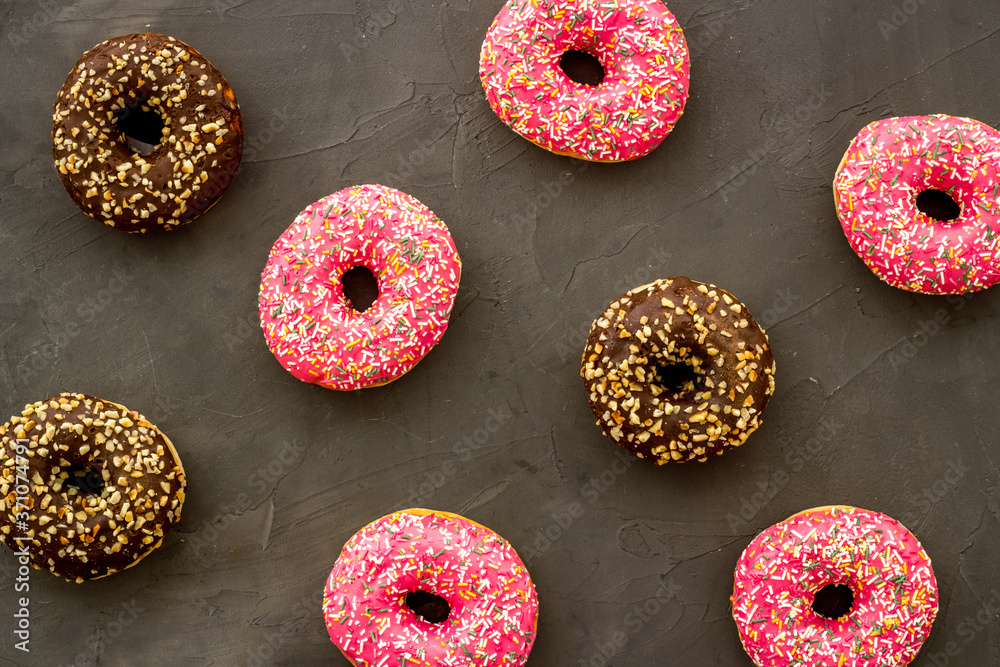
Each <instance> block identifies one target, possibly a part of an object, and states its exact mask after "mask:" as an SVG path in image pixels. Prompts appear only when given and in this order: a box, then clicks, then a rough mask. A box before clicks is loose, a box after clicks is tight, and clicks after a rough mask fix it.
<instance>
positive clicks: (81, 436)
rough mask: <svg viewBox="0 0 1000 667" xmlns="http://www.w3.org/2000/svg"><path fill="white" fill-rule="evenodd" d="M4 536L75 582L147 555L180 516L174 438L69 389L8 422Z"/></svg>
mask: <svg viewBox="0 0 1000 667" xmlns="http://www.w3.org/2000/svg"><path fill="white" fill-rule="evenodd" d="M0 466H2V467H0V494H2V497H0V541H3V543H4V544H6V545H7V546H9V547H11V548H12V549H14V551H20V550H21V549H22V548H23V549H26V550H27V552H28V555H29V560H30V562H31V564H32V565H34V566H35V567H36V568H39V569H42V568H44V569H47V570H50V571H51V572H52V573H54V574H56V575H58V576H61V577H64V578H65V579H67V580H69V581H76V582H82V581H84V580H87V579H98V578H100V577H104V576H107V575H109V574H112V573H113V572H117V571H119V570H124V569H125V568H127V567H131V566H132V565H135V564H136V563H137V562H139V560H140V559H142V558H143V557H144V556H146V555H147V554H149V553H150V552H151V551H153V549H155V548H156V547H158V546H159V545H160V543H161V542H162V541H163V536H164V534H165V533H166V532H167V531H168V530H169V529H170V527H171V526H172V525H173V524H174V523H176V522H177V521H179V520H180V518H181V506H182V505H183V503H184V488H185V486H186V481H185V477H184V468H183V466H182V465H181V461H180V457H179V456H178V455H177V451H176V450H175V449H174V446H173V444H172V443H171V442H170V439H169V438H167V436H166V435H164V434H163V433H162V432H161V431H160V430H159V429H158V428H156V427H155V426H153V425H152V424H150V423H149V422H148V421H146V419H145V417H143V416H142V415H140V414H139V413H137V412H134V411H131V410H128V409H127V408H125V407H123V406H121V405H118V404H117V403H112V402H110V401H102V400H100V399H97V398H93V397H91V396H85V395H83V394H69V393H63V394H59V395H58V396H53V397H52V398H48V399H45V400H44V401H39V402H38V403H33V404H31V405H28V406H26V407H25V409H24V410H22V411H21V414H20V415H17V416H14V417H11V419H10V421H9V422H7V423H6V424H4V425H2V426H0Z"/></svg>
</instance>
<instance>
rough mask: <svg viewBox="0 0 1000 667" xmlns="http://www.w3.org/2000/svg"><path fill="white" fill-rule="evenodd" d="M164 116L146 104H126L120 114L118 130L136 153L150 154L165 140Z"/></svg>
mask: <svg viewBox="0 0 1000 667" xmlns="http://www.w3.org/2000/svg"><path fill="white" fill-rule="evenodd" d="M163 127H164V123H163V117H162V116H161V115H160V114H158V113H157V112H155V111H153V110H152V109H151V108H149V107H148V106H147V105H145V104H137V105H136V106H126V107H125V108H124V109H123V110H122V112H121V113H120V114H118V131H119V132H121V133H122V138H123V139H124V140H125V143H126V144H128V147H129V148H131V149H132V151H133V152H134V153H138V154H139V155H149V154H150V153H152V152H153V151H155V150H156V147H157V146H159V145H160V141H162V140H163Z"/></svg>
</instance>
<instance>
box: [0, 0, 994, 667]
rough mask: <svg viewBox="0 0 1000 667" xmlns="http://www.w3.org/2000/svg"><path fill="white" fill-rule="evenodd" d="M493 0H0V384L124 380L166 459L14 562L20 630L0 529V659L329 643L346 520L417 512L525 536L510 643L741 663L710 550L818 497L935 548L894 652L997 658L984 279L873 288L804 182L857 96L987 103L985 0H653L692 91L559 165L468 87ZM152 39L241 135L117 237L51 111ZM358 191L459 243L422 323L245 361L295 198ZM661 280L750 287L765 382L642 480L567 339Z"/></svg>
mask: <svg viewBox="0 0 1000 667" xmlns="http://www.w3.org/2000/svg"><path fill="white" fill-rule="evenodd" d="M500 5H501V3H500V0H489V1H486V2H484V1H483V0H446V1H437V2H427V1H423V0H421V1H420V2H401V1H397V0H372V1H366V0H358V1H357V2H354V1H353V0H350V1H349V0H332V1H320V0H296V1H288V2H267V1H265V0H255V1H247V2H237V1H235V0H217V1H216V2H208V3H199V2H194V3H191V2H189V3H183V2H176V1H172V0H153V1H151V2H144V3H128V4H127V6H126V4H123V3H116V2H110V1H109V0H88V1H80V2H74V1H71V0H45V1H43V2H12V1H10V0H4V1H3V2H0V54H2V55H0V87H2V96H0V249H2V260H3V261H2V262H0V344H2V357H0V361H2V363H0V392H2V393H0V396H2V402H0V408H2V410H3V411H4V416H5V417H6V415H10V414H14V413H15V412H17V411H19V410H20V409H21V407H22V406H23V405H24V404H25V403H27V402H30V401H34V400H37V399H40V398H43V397H45V396H48V395H51V394H54V393H57V392H59V391H62V390H72V391H81V392H86V393H90V394H94V395H97V396H102V397H106V398H108V399H112V400H115V401H119V402H122V403H124V404H126V405H127V406H129V407H130V408H132V409H135V410H139V411H141V412H142V413H144V414H145V415H147V416H148V417H149V418H150V419H151V420H152V421H154V422H155V423H156V424H158V425H159V426H160V427H161V428H163V429H164V431H165V432H167V433H168V434H169V435H170V436H171V437H172V439H173V440H174V442H175V443H176V445H177V447H178V449H179V450H180V452H181V454H182V456H183V460H184V464H185V466H186V469H187V472H188V476H189V495H188V500H187V503H186V505H185V507H184V514H183V518H182V521H181V523H180V524H179V526H178V527H177V528H176V530H174V531H173V532H172V533H171V534H170V535H169V537H168V538H167V540H166V541H165V543H164V545H163V547H162V548H161V549H159V550H158V551H157V552H156V553H154V554H153V555H151V556H149V557H148V558H147V559H146V560H145V561H143V562H142V563H141V564H140V565H139V566H138V567H135V568H133V569H131V570H128V571H126V572H123V573H120V574H117V575H115V576H112V577H110V578H108V579H106V580H101V581H96V582H91V583H88V584H86V585H80V586H76V585H71V584H67V583H65V582H63V581H60V580H57V579H56V578H55V577H52V576H51V575H49V574H47V573H44V572H36V573H34V574H33V575H32V577H31V581H30V583H31V592H30V595H31V604H30V612H31V629H32V635H31V644H30V647H31V653H30V654H27V655H25V654H22V653H20V652H18V651H16V650H15V649H14V647H13V645H14V642H15V639H14V635H13V628H14V619H13V618H12V617H11V614H12V613H13V610H14V607H15V604H16V597H17V595H16V594H15V592H14V578H15V576H16V562H15V559H14V557H13V556H12V554H11V553H10V552H9V551H7V550H3V551H2V552H0V609H2V610H3V612H2V613H0V646H2V647H3V651H2V655H0V663H2V664H17V665H60V664H69V663H72V664H76V665H95V664H99V665H159V664H170V665H204V666H207V665H235V664H252V665H253V664H275V665H319V664H332V665H345V664H346V662H345V661H344V659H343V658H341V657H340V655H339V653H338V652H337V650H336V648H335V647H334V646H333V644H331V643H330V641H329V639H328V637H327V634H326V631H325V628H324V626H323V621H322V617H321V613H320V606H319V599H320V593H321V589H322V586H323V582H324V579H325V577H326V575H327V573H328V572H329V569H330V567H331V566H332V564H333V562H334V560H335V559H336V557H337V554H338V552H339V549H340V547H341V546H342V545H343V543H344V542H345V541H346V540H347V538H348V537H349V536H350V535H351V534H353V533H354V532H355V531H356V530H357V529H358V528H360V527H361V526H362V525H364V524H365V523H367V522H368V521H370V520H372V519H374V518H376V517H378V516H381V515H383V514H385V513H387V512H390V511H392V510H396V509H400V508H405V507H409V506H414V505H417V506H425V507H431V508H437V509H442V510H450V511H453V512H459V513H462V514H465V515H467V516H469V517H470V518H473V519H475V520H477V521H479V522H481V523H484V524H486V525H488V526H490V527H492V528H493V529H494V530H496V531H497V532H499V533H500V534H502V535H503V536H505V537H506V538H507V539H509V540H510V541H511V542H512V543H513V544H514V546H515V547H516V548H517V549H518V550H519V551H520V552H521V554H522V555H523V556H524V557H525V559H526V560H527V562H528V566H529V569H530V572H531V575H532V577H533V578H534V581H535V582H536V585H537V587H538V592H539V596H540V600H541V617H540V623H539V633H538V641H537V643H536V645H535V650H534V652H533V654H532V658H531V660H530V661H529V664H531V665H544V666H548V665H573V666H575V665H604V664H609V665H615V666H616V667H618V666H627V665H680V666H687V665H691V666H698V667H700V666H704V665H749V664H750V661H749V659H748V658H747V657H746V655H745V654H744V652H743V651H742V648H741V647H740V644H739V640H738V637H737V633H736V628H735V626H734V623H733V621H732V618H731V617H730V614H729V594H730V592H731V587H732V570H733V567H734V564H735V562H736V559H737V557H738V556H739V554H740V553H741V551H742V549H743V548H744V547H745V546H746V545H747V543H748V542H749V541H750V539H751V538H752V537H753V536H754V535H755V534H756V533H757V532H759V531H760V530H762V529H763V528H765V527H767V526H769V525H771V524H772V523H775V522H777V521H779V520H781V519H784V518H785V517H787V516H788V515H790V514H792V513H794V512H797V511H799V510H801V509H805V508H808V507H813V506H816V505H825V504H829V503H846V504H853V505H858V506H861V507H866V508H870V509H876V510H881V511H884V512H886V513H888V514H890V515H892V516H894V517H896V518H898V519H900V520H902V521H903V522H904V523H905V524H906V525H908V526H909V527H910V528H911V529H912V530H913V531H914V532H915V533H916V534H917V536H918V537H919V539H920V540H921V541H922V542H923V544H924V546H925V547H926V548H927V550H928V551H929V553H930V555H931V557H932V559H933V563H934V567H935V570H936V572H937V577H938V583H939V585H940V589H941V611H940V614H939V616H938V619H937V622H936V624H935V626H934V629H933V632H932V633H931V636H930V638H929V640H928V642H927V644H926V646H925V648H924V652H923V653H922V654H921V656H920V657H919V658H918V659H917V661H916V662H915V663H914V664H916V665H921V666H930V665H942V664H950V665H977V666H978V665H996V664H1000V626H998V622H997V614H996V610H997V607H998V602H1000V572H998V565H997V547H998V538H1000V487H998V478H1000V470H998V467H997V464H998V460H1000V447H998V439H997V432H998V428H1000V417H998V411H997V401H998V396H1000V393H998V388H997V379H998V373H997V370H996V368H997V366H996V360H997V359H998V358H1000V341H998V336H997V334H996V330H997V329H996V327H997V325H998V324H1000V322H998V320H1000V301H998V300H1000V293H998V292H997V291H995V290H989V291H987V292H985V293H982V294H979V295H976V296H974V297H972V298H970V299H946V298H936V297H928V296H916V295H913V294H909V293H906V292H903V291H899V290H896V289H893V288H890V287H888V286H886V285H884V284H882V283H880V282H879V281H878V280H877V279H876V278H875V276H873V275H872V274H871V273H870V272H869V271H868V269H867V268H866V267H865V266H864V264H863V263H862V262H861V261H860V260H859V259H858V258H857V257H855V255H854V254H853V253H852V252H851V250H850V248H849V247H848V244H847V242H846V240H845V239H844V237H843V234H842V232H841V231H840V227H839V224H838V223H837V220H836V215H835V211H834V207H833V198H832V193H831V187H830V183H831V180H832V178H833V173H834V169H835V168H836V165H837V163H838V161H839V160H840V157H841V155H842V153H843V152H844V150H845V148H846V146H847V144H848V142H849V140H850V139H851V138H852V137H853V136H854V134H855V133H856V132H857V131H858V130H859V129H861V128H862V127H863V126H864V125H865V124H866V123H868V122H870V121H871V120H874V119H877V118H881V117H884V116H890V115H911V114H925V113H950V114H960V115H967V116H971V117H973V118H976V119H979V120H981V121H984V122H986V123H989V124H991V125H994V126H996V125H998V124H1000V92H998V91H1000V85H998V84H1000V81H998V78H1000V75H998V73H997V68H996V63H997V62H998V61H1000V37H998V35H997V33H998V31H1000V15H998V14H997V12H996V11H995V7H994V6H993V5H992V4H991V3H989V2H984V1H983V0H948V2H943V1H937V0H929V1H927V2H924V1H923V0H920V2H917V1H916V0H906V2H892V1H889V0H845V1H843V2H802V1H801V0H758V1H753V0H710V1H708V2H705V1H704V0H674V1H673V2H671V3H670V8H671V9H672V10H673V11H674V13H675V14H676V15H677V17H678V19H679V20H680V23H681V25H682V26H683V28H684V29H685V31H686V34H687V37H688V40H689V42H690V45H691V52H692V63H693V65H692V85H691V87H692V91H693V95H692V97H691V99H690V101H689V103H688V107H687V112H686V114H685V115H684V117H683V118H682V119H681V121H680V122H679V124H678V126H677V128H676V130H675V132H674V133H673V134H672V135H671V136H670V137H669V138H668V139H667V140H666V141H665V143H664V144H663V145H662V146H661V147H660V148H659V149H658V150H657V151H655V152H654V153H653V154H652V155H651V156H649V157H647V158H645V159H642V160H639V161H637V162H635V163H632V164H622V165H592V166H587V165H585V164H584V163H581V162H576V161H573V160H571V159H568V158H561V157H557V156H554V155H550V154H549V153H547V152H545V151H543V150H541V149H539V148H536V147H534V146H532V145H530V144H529V143H528V142H526V141H524V140H523V139H521V138H519V137H517V136H516V135H514V134H513V133H512V132H511V131H510V130H508V129H507V128H506V127H505V126H504V125H503V124H502V123H500V121H499V120H498V119H497V118H496V117H495V116H494V114H493V113H492V112H491V111H490V109H489V107H488V106H487V103H486V100H485V98H484V95H483V92H482V90H481V87H480V83H479V78H478V75H477V63H478V52H479V47H480V45H481V43H482V40H483V37H484V35H485V32H486V29H487V27H488V26H489V24H490V22H491V21H492V19H493V17H494V15H495V14H496V12H497V11H498V10H499V8H500ZM145 30H148V31H153V32H163V33H167V34H170V35H173V36H174V37H177V38H178V39H181V40H184V41H187V42H189V43H190V44H192V45H193V46H195V47H196V48H197V49H199V50H201V51H202V52H203V53H204V54H205V55H206V56H207V57H208V58H209V59H210V60H211V61H212V62H213V63H214V64H215V65H216V66H217V67H218V68H219V69H220V70H221V71H222V72H223V73H224V74H225V76H226V77H227V78H228V80H229V82H230V84H231V85H232V87H233V88H234V89H235V91H236V96H237V99H238V100H239V102H240V105H241V107H242V111H243V119H244V126H245V128H246V136H247V143H246V146H247V152H246V155H245V157H244V164H243V166H242V168H241V170H240V173H239V175H238V177H237V179H236V181H235V183H234V185H233V186H232V188H231V189H230V191H229V192H228V194H227V195H226V196H225V197H224V198H223V200H222V201H221V203H219V204H218V205H217V206H216V207H215V208H214V209H212V210H211V211H210V212H209V213H208V214H207V215H205V216H204V217H202V218H201V219H200V220H198V221H196V222H195V223H194V224H191V225H190V226H188V227H187V228H184V229H182V230H180V231H177V232H174V233H171V234H168V235H158V236H155V237H147V238H142V237H138V236H129V235H125V234H122V233H120V232H118V231H115V230H113V229H110V228H107V227H104V226H102V225H100V224H99V223H97V222H95V221H93V220H91V219H90V218H87V217H85V216H84V215H83V214H82V213H80V212H79V211H78V210H77V208H76V207H75V206H74V205H73V203H72V202H71V201H70V199H69V197H68V196H67V195H66V193H65V192H64V191H63V188H62V185H61V184H60V182H59V178H58V174H57V173H56V171H55V170H54V169H53V166H52V163H51V148H50V136H49V132H50V128H51V120H50V115H51V108H52V103H53V101H54V99H55V94H56V91H57V90H58V89H59V87H60V86H61V85H62V83H63V81H64V80H65V77H66V75H67V74H68V72H69V68H70V67H71V66H72V64H73V63H74V62H75V60H76V59H77V58H78V57H79V54H80V53H81V52H83V51H85V50H86V49H88V48H90V47H92V46H93V45H95V44H96V43H98V42H100V41H102V40H104V39H106V38H108V37H111V36H114V35H119V34H123V33H128V32H135V31H145ZM365 182H377V183H383V184H386V185H390V186H393V187H397V188H401V189H403V190H405V191H407V192H409V193H411V194H413V195H414V196H416V197H417V198H419V199H420V200H421V201H422V202H424V203H425V204H426V205H428V206H429V207H430V208H431V209H433V210H434V211H435V212H436V213H437V214H438V215H440V216H441V218H443V219H444V220H445V221H446V222H447V224H448V225H449V227H450V229H451V231H452V234H453V235H454V237H455V240H456V242H457V245H458V248H459V251H460V253H461V255H462V258H463V260H464V265H465V269H464V275H463V280H462V286H461V290H460V294H459V297H458V301H457V304H456V307H455V310H454V313H453V315H452V320H451V328H450V330H449V331H448V333H447V334H446V335H445V337H444V339H443V341H442V343H441V344H440V345H439V346H438V348H437V349H435V350H434V351H433V352H432V353H431V354H430V355H429V356H428V357H427V358H426V359H425V360H424V361H423V362H422V363H420V364H419V365H418V366H417V367H416V369H415V370H413V371H412V372H411V373H410V374H408V375H407V376H405V377H404V378H402V379H401V380H399V381H398V382H396V383H394V384H391V385H389V386H387V387H384V388H379V389H371V390H365V391H363V392H359V393H353V394H340V393H334V392H332V391H328V390H325V389H322V388H319V387H314V386H309V385H306V384H303V383H301V382H298V381H297V380H295V379H294V378H293V377H292V376H291V375H289V374H288V373H287V372H285V371H284V370H283V369H282V368H281V367H280V366H279V365H278V363H277V362H276V361H275V360H274V358H273V357H272V356H271V355H270V353H269V352H268V350H267V347H266V346H265V344H264V340H263V337H262V334H261V333H260V330H259V326H258V323H257V318H256V303H257V287H258V280H259V276H260V271H261V269H262V267H263V265H264V261H265V259H266V257H267V254H268V250H269V248H270V246H271V243H272V242H273V241H274V240H275V239H276V238H277V236H278V235H279V233H280V232H281V231H282V230H283V229H285V227H286V226H287V225H288V224H289V223H290V222H291V221H292V219H293V218H294V216H295V215H296V214H297V213H298V212H299V211H300V210H301V209H302V208H303V207H305V206H306V205H307V204H309V203H311V202H313V201H314V200H316V199H318V198H320V197H322V196H324V195H326V194H329V193H330V192H333V191H335V190H338V189H340V188H342V187H345V186H348V185H352V184H357V183H365ZM668 275H688V276H690V277H692V278H695V279H697V280H702V281H709V282H714V283H716V284H718V285H720V286H723V287H725V288H726V289H728V290H730V291H732V292H733V293H734V294H736V295H737V296H738V297H740V298H741V299H742V300H743V301H744V302H746V303H747V304H748V306H749V307H750V308H751V310H752V312H753V313H754V314H755V315H756V317H757V318H758V320H759V321H761V323H762V324H763V325H764V326H765V327H767V329H768V331H769V333H770V336H771V342H772V344H773V346H774V352H775V357H776V360H777V392H776V395H775V398H774V399H773V401H772V403H771V405H770V406H769V408H768V411H767V413H766V415H765V419H764V426H763V427H762V428H761V429H760V430H759V431H758V432H757V433H756V434H754V435H753V436H752V437H751V439H750V440H749V442H748V444H747V445H746V446H744V447H743V448H742V449H740V450H738V451H735V452H732V453H730V454H727V455H726V456H724V457H722V458H719V459H717V460H714V461H711V462H710V463H707V464H687V465H683V466H678V467H668V468H660V469H658V468H652V467H646V466H644V465H641V464H640V463H639V462H634V463H633V462H632V461H630V460H628V459H622V458H620V457H619V456H618V455H617V454H616V449H615V448H614V447H613V446H612V444H611V442H610V441H609V440H607V439H606V438H605V437H604V436H603V435H602V434H601V432H600V429H598V428H597V427H596V426H595V425H594V423H593V419H592V416H591V413H590V410H589V408H588V406H587V401H586V396H585V394H584V391H583V388H582V383H581V380H580V378H579V377H578V364H579V353H580V350H581V349H582V346H583V343H584V339H585V332H586V329H587V327H588V325H589V323H590V321H591V320H592V319H593V317H594V316H595V315H596V314H597V313H598V312H600V310H601V309H602V308H603V307H604V306H605V305H606V304H607V303H608V302H609V301H610V300H611V299H613V298H614V297H615V296H617V295H618V294H619V293H620V292H622V291H624V290H625V289H626V288H628V287H631V286H634V285H638V284H641V283H643V282H646V281H648V280H650V279H652V278H655V277H658V276H668ZM939 322H944V324H940V323H939ZM8 610H9V611H8ZM950 654H954V655H950Z"/></svg>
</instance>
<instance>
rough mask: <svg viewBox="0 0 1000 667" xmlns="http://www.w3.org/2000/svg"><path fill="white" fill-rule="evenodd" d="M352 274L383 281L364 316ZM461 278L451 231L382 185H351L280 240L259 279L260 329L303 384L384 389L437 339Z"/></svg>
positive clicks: (318, 205) (410, 199) (416, 204)
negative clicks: (359, 271) (350, 287)
mask: <svg viewBox="0 0 1000 667" xmlns="http://www.w3.org/2000/svg"><path fill="white" fill-rule="evenodd" d="M355 267H364V268H365V269H367V270H369V271H370V272H371V274H373V275H374V278H375V280H377V283H378V297H377V298H376V299H375V301H374V303H373V304H372V305H371V307H369V308H367V309H365V310H357V309H355V307H354V304H353V303H352V302H351V301H350V300H349V299H348V297H347V296H345V294H344V289H343V284H342V281H343V278H344V275H345V273H347V271H349V270H351V269H355ZM461 274H462V262H461V260H460V259H459V257H458V251H457V250H456V249H455V242H454V241H453V240H452V238H451V234H450V233H449V232H448V228H447V227H446V226H445V224H444V223H443V222H442V221H441V220H440V219H439V218H438V217H437V216H436V215H434V213H432V212H431V211H430V209H428V208H427V207H426V206H424V205H423V204H421V203H420V202H419V201H417V200H416V199H414V198H413V197H411V196H410V195H408V194H405V193H403V192H400V191H399V190H394V189H392V188H387V187H385V186H384V185H359V186H356V187H350V188H345V189H343V190H341V191H339V192H335V193H333V194H332V195H329V196H327V197H324V198H323V199H320V200H319V201H318V202H315V203H313V204H311V205H309V206H307V207H306V209H305V210H304V211H302V213H300V214H299V215H298V217H296V218H295V221H294V222H293V223H292V224H291V226H289V228H288V229H287V230H285V232H284V233H283V234H282V235H281V236H280V237H279V238H278V240H277V241H275V243H274V246H273V247H272V248H271V254H270V256H269V257H268V259H267V264H266V265H265V267H264V271H263V274H262V275H261V281H260V301H259V305H260V310H259V312H260V324H261V328H262V329H263V330H264V337H265V338H266V339H267V344H268V347H269V348H270V349H271V352H272V353H273V354H274V356H275V357H276V358H277V359H278V361H279V362H280V363H281V365H282V366H284V367H285V369H286V370H288V372H290V373H291V374H292V375H294V376H295V377H297V378H299V379H300V380H302V381H304V382H312V383H315V384H319V385H322V386H324V387H328V388H330V389H337V390H341V391H350V390H353V389H362V388H365V387H374V386H378V385H382V384H386V383H388V382H392V381H393V380H395V379H397V378H399V377H400V376H401V375H403V374H404V373H406V372H407V371H409V370H410V369H411V368H413V367H414V366H415V365H416V364H417V362H418V361H420V360H421V359H422V358H423V357H424V355H426V354H427V353H428V352H429V351H430V350H431V348H433V347H434V346H435V345H437V343H438V341H440V340H441V336H443V335H444V332H445V330H446V329H447V328H448V317H449V315H450V314H451V308H452V306H453V305H454V303H455V294H456V293H457V292H458V281H459V278H460V277H461Z"/></svg>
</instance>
